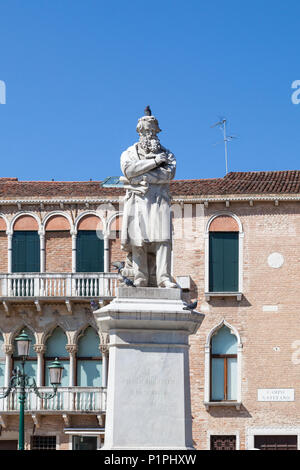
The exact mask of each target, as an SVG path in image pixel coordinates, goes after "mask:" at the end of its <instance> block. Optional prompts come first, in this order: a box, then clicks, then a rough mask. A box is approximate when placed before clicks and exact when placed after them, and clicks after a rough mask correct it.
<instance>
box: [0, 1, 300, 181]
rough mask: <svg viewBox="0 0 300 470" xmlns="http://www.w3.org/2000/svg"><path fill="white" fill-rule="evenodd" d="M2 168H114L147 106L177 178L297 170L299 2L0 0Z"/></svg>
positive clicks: (115, 171)
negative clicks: (220, 125)
mask: <svg viewBox="0 0 300 470" xmlns="http://www.w3.org/2000/svg"><path fill="white" fill-rule="evenodd" d="M0 22H1V23H0V24H1V27H0V44H1V54H0V80H3V81H4V82H5V84H6V91H7V96H6V104H5V105H2V104H0V156H1V172H0V176H17V177H19V179H22V180H51V179H52V178H54V179H55V180H56V181H57V180H89V179H90V178H92V179H103V178H105V177H106V176H109V175H119V174H120V169H119V161H120V154H121V152H122V151H123V150H124V149H126V148H127V147H128V146H129V145H131V144H132V143H133V142H135V141H136V139H137V134H136V131H135V127H136V123H137V119H138V117H140V116H141V115H142V114H143V110H144V107H145V106H146V105H147V104H150V106H151V109H152V111H153V114H154V115H155V116H156V117H157V118H158V119H159V123H160V127H161V129H162V130H163V132H162V133H161V134H160V138H161V142H162V143H163V145H165V146H166V147H168V148H169V149H170V150H171V151H173V152H174V154H175V156H176V158H177V174H176V178H177V179H182V178H213V177H222V176H224V173H225V162H224V148H223V145H222V143H219V144H217V145H214V144H215V143H216V142H221V140H222V134H221V132H220V130H218V129H217V128H215V129H212V128H211V127H210V126H211V125H212V124H213V123H214V122H216V121H217V120H218V118H219V117H220V116H226V118H227V119H228V123H229V129H228V130H229V134H234V135H237V136H238V139H236V140H235V141H234V142H232V143H230V146H229V171H258V170H261V171H267V170H288V169H300V165H299V155H300V104H299V105H294V104H292V101H291V95H292V92H293V90H292V89H291V84H292V82H293V81H295V80H300V66H299V44H300V2H299V1H298V0H289V1H288V2H282V1H279V0H272V1H271V0H263V1H262V0H259V1H258V0H252V1H251V2H244V1H240V0H227V1H226V2H225V1H220V0H214V1H213V2H212V1H209V0H206V1H202V0H186V1H184V2H183V1H177V0H173V1H171V0H160V1H157V0H151V2H150V1H148V2H147V1H143V2H142V1H136V0H124V1H120V0H118V1H113V0H110V1H109V2H108V1H102V0H51V1H49V0H28V1H24V0H0Z"/></svg>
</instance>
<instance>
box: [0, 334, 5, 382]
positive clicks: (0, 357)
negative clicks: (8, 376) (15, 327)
mask: <svg viewBox="0 0 300 470" xmlns="http://www.w3.org/2000/svg"><path fill="white" fill-rule="evenodd" d="M3 345H4V338H3V335H2V333H0V387H4V378H5V354H4V351H3Z"/></svg>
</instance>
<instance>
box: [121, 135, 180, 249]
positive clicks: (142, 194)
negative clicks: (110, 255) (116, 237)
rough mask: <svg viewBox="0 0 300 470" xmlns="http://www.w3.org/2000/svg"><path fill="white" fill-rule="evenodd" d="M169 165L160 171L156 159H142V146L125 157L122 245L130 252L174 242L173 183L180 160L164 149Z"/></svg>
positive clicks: (127, 152) (134, 147) (127, 153)
mask: <svg viewBox="0 0 300 470" xmlns="http://www.w3.org/2000/svg"><path fill="white" fill-rule="evenodd" d="M162 151H163V152H165V153H166V154H167V156H168V163H167V164H165V165H164V166H163V167H159V168H157V167H156V165H155V163H154V159H153V158H142V156H141V155H140V154H139V152H138V144H134V145H132V146H131V147H129V148H128V149H127V150H126V151H125V152H123V153H122V155H121V169H122V172H123V174H124V176H125V178H123V180H124V181H125V188H126V189H127V191H126V196H125V200H124V213H123V224H122V232H121V245H122V248H123V249H124V250H126V251H131V248H130V247H131V246H143V245H144V244H145V243H152V242H171V235H172V233H171V213H170V212H171V211H170V192H169V181H170V180H171V179H173V178H174V175H175V169H176V160H175V157H174V155H173V154H172V153H171V152H169V150H167V149H165V148H163V147H162Z"/></svg>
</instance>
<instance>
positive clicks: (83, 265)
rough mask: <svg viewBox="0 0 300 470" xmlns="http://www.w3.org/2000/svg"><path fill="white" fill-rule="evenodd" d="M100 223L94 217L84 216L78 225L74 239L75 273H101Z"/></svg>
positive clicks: (102, 261)
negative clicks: (75, 252) (75, 251)
mask: <svg viewBox="0 0 300 470" xmlns="http://www.w3.org/2000/svg"><path fill="white" fill-rule="evenodd" d="M100 231H101V221H100V219H99V218H98V217H96V216H95V215H86V216H85V217H83V218H82V219H80V221H79V223H78V232H77V239H76V250H77V254H76V271H77V272H81V273H87V272H103V270H104V240H103V238H101V237H99V236H98V235H99V234H100Z"/></svg>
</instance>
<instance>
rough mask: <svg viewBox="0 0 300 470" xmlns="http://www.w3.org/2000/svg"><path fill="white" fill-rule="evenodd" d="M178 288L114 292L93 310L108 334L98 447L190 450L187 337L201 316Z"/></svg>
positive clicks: (193, 331) (101, 327) (149, 288)
mask: <svg viewBox="0 0 300 470" xmlns="http://www.w3.org/2000/svg"><path fill="white" fill-rule="evenodd" d="M183 307H184V304H183V302H182V300H181V291H180V289H158V288H151V287H145V288H142V287H141V288H130V287H129V288H128V287H124V288H119V292H118V297H117V298H115V299H114V300H113V301H112V302H111V303H110V304H109V305H107V306H106V307H103V308H101V309H99V310H97V311H96V312H94V315H95V319H96V321H97V324H98V327H99V329H100V330H102V331H104V332H108V333H109V339H110V341H109V371H108V390H107V412H106V427H105V444H104V448H103V449H107V450H111V449H119V450H121V449H192V448H193V442H192V419H191V405H190V379H189V347H188V336H189V335H190V334H193V333H195V332H196V331H197V329H198V327H199V326H200V324H201V322H202V321H203V317H204V315H202V314H200V313H191V312H190V311H188V310H183Z"/></svg>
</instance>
